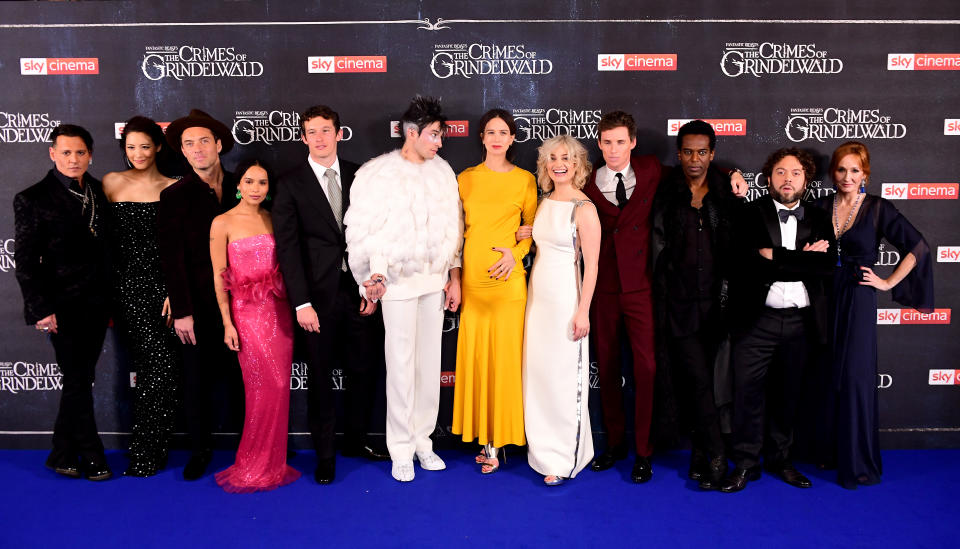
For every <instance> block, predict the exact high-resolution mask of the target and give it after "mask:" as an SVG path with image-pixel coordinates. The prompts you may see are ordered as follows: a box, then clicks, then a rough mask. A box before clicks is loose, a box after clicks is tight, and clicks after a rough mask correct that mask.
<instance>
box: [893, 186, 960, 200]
mask: <svg viewBox="0 0 960 549" xmlns="http://www.w3.org/2000/svg"><path fill="white" fill-rule="evenodd" d="M958 187H960V183H884V184H883V185H881V191H880V195H881V196H882V197H884V198H886V199H888V200H956V199H957V194H958V193H957V191H958Z"/></svg>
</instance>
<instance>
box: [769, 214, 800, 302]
mask: <svg viewBox="0 0 960 549" xmlns="http://www.w3.org/2000/svg"><path fill="white" fill-rule="evenodd" d="M773 204H774V205H775V206H776V207H777V219H778V221H779V218H780V210H795V209H797V207H798V206H799V205H800V202H797V203H796V204H794V205H793V207H792V208H788V207H786V206H784V205H783V204H781V203H779V202H777V201H776V200H774V201H773ZM780 242H782V245H783V247H784V248H786V249H788V250H796V249H797V218H796V217H794V216H792V215H791V216H790V217H788V218H787V221H786V223H783V222H781V223H780ZM809 306H810V295H809V294H807V288H806V287H805V286H804V285H803V282H800V281H795V282H774V283H773V284H771V285H770V291H769V292H767V307H772V308H774V309H789V308H791V307H798V308H800V307H809Z"/></svg>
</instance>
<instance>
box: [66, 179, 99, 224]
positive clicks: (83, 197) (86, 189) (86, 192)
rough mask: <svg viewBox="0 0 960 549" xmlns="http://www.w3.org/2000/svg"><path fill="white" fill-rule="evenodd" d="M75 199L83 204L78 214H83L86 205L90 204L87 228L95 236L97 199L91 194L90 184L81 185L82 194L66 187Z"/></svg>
mask: <svg viewBox="0 0 960 549" xmlns="http://www.w3.org/2000/svg"><path fill="white" fill-rule="evenodd" d="M67 190H68V191H70V194H72V195H73V196H74V197H76V199H77V200H79V201H80V203H81V204H83V207H82V208H81V210H80V212H81V213H80V215H83V214H84V213H85V212H86V211H87V206H90V222H89V223H88V224H87V228H88V229H90V234H92V235H93V236H97V230H96V228H94V224H95V222H96V219H97V200H96V197H95V196H94V194H93V189H91V188H90V184H89V183H87V184H86V185H84V186H83V194H80V193H78V192H77V191H75V190H73V189H71V188H67Z"/></svg>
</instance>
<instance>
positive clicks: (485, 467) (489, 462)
mask: <svg viewBox="0 0 960 549" xmlns="http://www.w3.org/2000/svg"><path fill="white" fill-rule="evenodd" d="M500 452H503V462H504V463H506V462H507V452H506V451H504V450H503V448H494V447H493V446H491V445H490V444H487V445H485V446H484V447H483V450H481V451H480V455H479V456H477V459H476V461H477V463H478V464H480V474H482V475H492V474H493V473H496V472H497V471H499V470H500V460H499V459H498V456H499V455H500ZM490 454H493V455H492V456H491V455H490Z"/></svg>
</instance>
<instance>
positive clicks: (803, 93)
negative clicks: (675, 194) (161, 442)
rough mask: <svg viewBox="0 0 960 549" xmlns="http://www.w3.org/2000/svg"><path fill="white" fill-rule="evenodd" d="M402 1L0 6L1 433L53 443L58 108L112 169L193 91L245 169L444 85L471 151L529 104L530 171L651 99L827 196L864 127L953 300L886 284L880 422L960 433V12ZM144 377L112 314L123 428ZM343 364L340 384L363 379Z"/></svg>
mask: <svg viewBox="0 0 960 549" xmlns="http://www.w3.org/2000/svg"><path fill="white" fill-rule="evenodd" d="M403 4H404V3H402V2H401V3H394V2H388V1H384V0H379V1H375V2H368V3H365V5H364V6H363V7H360V8H357V7H352V6H349V4H348V3H346V2H331V3H324V5H323V6H315V5H310V6H298V5H297V4H296V3H292V2H291V3H280V2H273V3H270V2H268V3H257V2H244V1H224V2H214V1H210V2H205V3H203V4H202V5H200V6H198V5H197V4H196V3H194V2H186V1H179V0H177V1H166V2H156V3H143V2H138V3H133V2H93V3H56V2H53V3H36V2H18V3H4V5H2V6H0V76H2V81H3V86H2V87H0V173H2V174H3V178H2V181H0V326H2V332H0V447H43V446H45V445H46V444H47V441H48V439H49V438H48V437H49V432H50V429H51V428H52V425H53V420H54V416H55V413H56V409H57V402H58V399H59V397H60V390H59V389H60V373H59V371H58V369H57V364H56V361H55V359H54V355H53V350H52V348H51V347H50V345H49V344H48V342H47V341H45V340H44V339H43V338H44V336H42V335H39V334H38V333H37V332H36V331H35V330H34V329H33V328H32V327H28V326H24V324H23V317H22V313H21V307H22V302H21V298H20V292H19V288H18V286H17V283H16V280H15V278H14V270H15V265H14V258H13V248H14V228H13V225H14V223H13V212H12V208H11V206H10V205H11V202H12V200H13V196H14V194H15V193H16V192H18V191H20V190H22V189H23V188H25V187H27V186H28V185H30V184H32V183H33V182H35V181H37V180H39V179H40V178H41V176H42V175H43V174H44V173H45V172H46V171H47V169H49V167H50V160H49V158H48V154H47V141H48V136H49V134H50V131H51V129H52V128H53V127H54V126H56V125H57V124H58V123H60V122H69V123H74V124H80V125H83V126H85V127H87V128H88V129H90V130H91V132H92V133H93V135H94V138H95V140H96V151H95V154H94V159H95V162H94V163H93V165H92V166H91V169H90V171H91V173H92V174H93V175H94V176H97V177H102V175H103V174H104V173H106V172H108V171H113V170H121V169H124V164H123V162H122V158H121V154H120V150H119V148H118V147H117V136H118V134H119V124H120V123H121V122H122V121H124V120H126V119H127V118H129V117H130V116H132V115H134V114H142V115H146V116H149V117H152V118H154V119H155V120H157V121H158V122H161V123H163V122H169V121H171V120H173V119H175V118H177V117H180V116H183V115H185V114H186V113H187V112H188V111H189V110H190V109H191V108H194V107H196V108H200V109H203V110H205V111H207V112H209V113H210V114H212V115H213V116H214V117H216V118H218V119H220V120H221V121H223V122H224V123H226V124H227V125H228V126H229V127H231V128H232V130H233V134H234V137H235V139H236V141H237V144H238V146H237V147H235V148H234V149H233V151H232V152H231V153H230V154H229V155H227V156H226V157H225V158H224V164H225V165H226V167H227V168H228V169H229V168H232V167H233V166H235V165H236V164H237V163H238V162H239V161H240V160H241V159H244V158H247V157H251V156H256V157H259V158H262V159H265V160H267V161H269V162H270V163H271V164H272V165H273V166H274V167H276V168H277V169H278V171H283V169H285V168H288V167H291V166H293V165H294V164H295V163H297V162H301V161H302V160H303V159H304V157H305V156H306V154H307V151H306V148H305V147H304V145H303V144H302V143H301V142H300V141H299V138H300V134H299V116H298V114H297V113H298V112H301V111H303V109H305V108H306V107H308V106H310V105H313V104H318V103H324V104H328V105H331V106H333V107H334V108H335V109H336V110H337V111H339V112H340V115H341V117H342V120H343V123H344V125H345V127H344V140H343V142H342V143H341V144H340V155H341V157H343V158H347V159H350V160H354V161H357V162H363V161H365V160H366V159H369V158H371V157H373V156H375V155H378V154H380V153H382V152H384V151H387V150H390V149H392V148H396V147H398V146H399V145H400V140H399V139H398V132H397V128H396V122H395V121H396V120H397V119H398V117H399V115H400V113H401V112H402V111H403V110H404V108H405V107H406V104H407V102H408V100H409V99H410V98H411V97H412V96H413V95H414V94H417V93H425V94H431V95H436V96H439V97H442V99H443V103H444V108H445V110H446V112H447V114H448V115H449V117H450V119H451V123H450V128H449V133H448V138H447V139H446V140H445V141H444V147H443V150H442V155H443V156H444V157H445V158H446V159H447V160H448V161H449V162H450V164H451V165H452V166H453V168H454V169H455V170H456V171H460V170H462V169H464V168H466V167H467V166H470V165H473V164H476V163H478V162H479V157H480V156H479V154H480V145H479V142H478V139H477V132H478V129H479V128H477V127H476V120H477V119H478V118H479V117H480V115H481V114H482V113H483V112H485V111H486V110H488V109H490V108H493V107H503V108H506V109H508V110H510V111H512V112H513V114H514V116H515V117H516V119H517V124H518V135H517V142H518V144H519V156H518V163H519V164H520V166H522V167H524V168H526V169H529V170H533V169H534V164H535V159H536V148H537V146H538V145H539V144H540V143H541V142H542V140H543V139H545V138H548V137H551V136H554V135H557V134H559V133H569V134H571V135H573V136H574V137H576V138H577V139H580V140H581V141H582V142H583V143H584V144H585V145H587V146H588V148H589V150H590V151H591V152H592V156H593V160H599V152H598V151H597V148H596V138H597V133H596V123H597V121H598V120H599V118H600V116H601V113H603V112H605V111H608V110H613V109H623V110H626V111H629V112H631V113H633V115H634V117H635V118H636V119H637V122H638V125H639V139H638V145H637V151H636V152H638V153H644V154H655V155H657V156H658V157H659V158H660V159H661V160H662V161H663V162H664V163H669V164H672V163H674V162H675V160H676V151H675V148H674V145H673V143H674V138H673V137H671V136H672V135H675V133H676V130H677V128H678V127H679V126H680V125H681V124H682V123H683V122H685V121H686V120H689V119H694V118H703V119H706V120H708V121H709V122H711V123H712V124H713V125H714V126H715V128H716V129H717V133H718V135H719V136H720V137H719V141H718V146H717V157H716V158H717V162H718V163H720V164H722V165H726V166H737V167H740V168H742V169H743V171H744V173H745V176H746V178H747V179H748V181H749V182H750V183H751V190H750V195H751V198H755V197H757V196H760V195H762V194H763V193H765V185H766V182H765V181H764V180H763V176H762V175H761V174H760V173H759V172H760V167H761V165H762V162H763V160H764V158H765V157H766V155H767V154H769V153H770V152H772V151H773V150H774V149H776V148H779V147H783V146H797V147H801V148H804V149H808V150H810V151H811V152H813V153H815V154H816V156H817V158H818V162H819V168H820V170H819V174H818V177H817V180H816V181H814V182H812V184H811V185H810V192H811V193H812V194H813V195H814V196H820V195H824V194H828V193H831V192H833V190H832V186H831V183H830V180H829V176H828V174H827V173H826V164H827V161H828V158H829V154H830V153H831V152H832V150H833V149H834V147H836V146H837V145H838V144H840V143H841V142H843V141H846V140H849V139H858V140H861V141H864V142H865V143H867V144H868V146H869V147H870V150H871V152H872V156H873V176H872V181H871V184H870V187H869V192H871V193H874V194H879V195H882V196H884V197H886V198H889V199H891V200H895V204H896V205H897V207H898V208H900V210H901V211H902V212H904V213H905V214H906V216H907V217H908V218H909V219H910V220H912V221H913V222H914V224H915V225H916V226H917V227H919V228H920V230H921V231H922V232H923V233H924V234H925V235H926V237H927V240H928V241H929V243H930V245H931V248H932V249H933V250H934V252H935V253H936V264H935V267H934V269H935V277H936V297H937V309H936V312H934V313H933V314H920V313H917V312H916V311H912V310H908V309H902V308H900V307H899V306H898V305H896V304H895V303H893V302H891V301H890V299H889V296H887V295H883V296H881V297H880V310H879V312H878V317H877V324H879V325H880V326H879V327H878V330H879V333H880V364H879V376H878V378H877V384H878V386H879V387H880V396H881V399H880V402H881V425H882V426H883V433H884V435H883V436H884V442H885V444H886V445H887V446H909V447H935V446H957V445H960V386H958V385H960V360H958V359H957V357H958V356H960V331H958V330H957V328H956V325H957V324H956V323H957V321H956V320H955V319H953V318H952V310H953V308H954V307H955V305H957V304H960V285H958V274H960V219H958V215H957V214H958V212H960V208H958V179H960V177H958V176H960V79H958V78H957V75H958V74H960V72H957V71H958V70H960V9H958V8H957V7H954V6H952V3H949V2H939V3H937V2H930V4H933V5H932V6H929V7H928V6H924V4H923V3H920V4H913V5H912V6H911V9H910V10H909V13H905V11H906V10H905V9H904V8H901V7H900V2H898V1H895V0H884V1H882V2H874V3H872V4H873V5H872V6H871V9H870V11H869V13H863V12H861V11H859V10H856V9H854V8H853V7H852V4H853V3H852V2H829V3H827V2H818V3H816V4H822V5H812V6H802V5H794V6H789V7H786V8H781V7H779V6H777V7H776V8H773V7H771V5H775V4H777V3H772V4H771V3H766V2H745V1H742V2H724V3H722V4H723V7H722V8H720V7H702V6H698V3H694V2H685V1H680V2H674V3H671V6H669V7H664V6H659V7H652V8H650V9H641V8H640V7H638V6H639V3H635V2H613V3H607V2H603V3H600V2H597V3H582V2H563V3H557V5H551V6H537V7H536V8H533V7H531V8H517V7H515V6H509V5H508V6H509V7H507V8H505V9H503V10H499V9H494V8H493V7H491V6H488V5H478V6H472V7H454V6H449V5H448V4H449V3H447V2H440V1H433V2H417V3H415V4H416V5H415V6H413V7H409V8H408V7H404V6H403ZM475 4H487V3H475ZM730 4H737V5H733V6H731V5H730ZM847 4H851V6H847ZM948 4H949V5H948ZM879 256H880V261H879V263H878V268H879V270H880V271H881V272H882V273H883V274H886V273H889V272H890V270H891V269H892V266H893V265H895V264H896V263H897V262H898V260H899V259H900V253H899V252H898V251H897V250H896V249H894V248H892V247H890V246H886V247H884V248H883V249H882V250H881V251H880V254H879ZM444 329H445V331H446V332H447V333H446V334H445V339H444V373H443V386H444V389H443V391H444V395H443V400H442V408H441V416H440V423H441V425H447V424H449V421H450V414H451V408H452V404H451V401H452V385H453V380H454V373H453V370H454V362H455V360H454V357H455V353H456V350H455V345H456V330H457V319H456V317H452V316H451V317H449V318H448V319H447V322H446V324H445V328H444ZM296 360H297V362H296V363H295V364H294V367H293V377H292V379H291V390H292V391H293V398H292V409H291V424H290V430H291V432H292V433H294V435H293V438H294V440H295V442H296V443H297V444H298V445H304V444H306V443H307V440H306V431H307V429H306V417H305V413H306V391H305V389H306V383H307V381H306V380H307V378H306V369H307V367H308V365H307V364H306V363H304V362H302V360H301V359H296ZM594 372H595V369H594ZM134 379H135V372H131V367H130V363H129V361H128V360H127V357H126V354H125V352H124V350H123V348H122V344H121V342H119V341H118V340H117V338H116V336H115V335H113V334H112V333H111V334H110V335H108V338H107V342H106V345H105V348H104V352H103V355H102V357H101V360H100V363H99V367H98V374H97V381H96V387H95V394H96V406H97V421H98V426H99V428H100V430H101V431H102V432H104V433H108V434H113V435H119V437H108V441H109V442H110V443H111V444H113V445H121V444H122V443H123V440H122V435H123V434H124V433H127V432H128V431H129V429H130V423H131V418H130V410H131V405H130V403H131V391H130V386H131V384H132V383H133V382H134ZM595 381H596V380H595V379H594V383H595ZM330 383H332V384H334V386H335V388H337V389H342V388H343V387H344V386H349V379H346V378H345V377H343V376H340V375H335V376H334V379H332V380H330ZM628 386H629V384H628ZM598 399H599V394H598V393H596V392H594V393H593V394H592V400H593V404H594V405H596V404H598ZM379 407H380V408H381V409H382V407H383V403H382V402H381V403H380V405H379ZM594 408H596V406H594ZM378 414H379V412H378ZM379 415H381V416H382V414H379ZM597 419H599V418H597ZM594 425H595V426H597V428H600V426H601V425H602V424H601V423H600V422H599V421H595V422H594ZM236 427H237V426H236V425H231V424H230V423H229V422H227V423H225V424H224V426H223V430H224V431H228V432H229V431H235V430H236ZM379 427H380V429H375V430H380V431H381V432H382V420H381V424H380V425H379ZM441 431H443V428H441Z"/></svg>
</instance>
